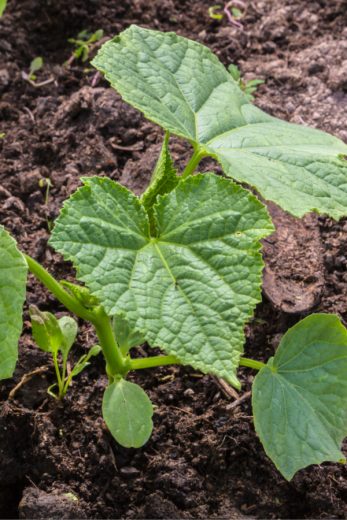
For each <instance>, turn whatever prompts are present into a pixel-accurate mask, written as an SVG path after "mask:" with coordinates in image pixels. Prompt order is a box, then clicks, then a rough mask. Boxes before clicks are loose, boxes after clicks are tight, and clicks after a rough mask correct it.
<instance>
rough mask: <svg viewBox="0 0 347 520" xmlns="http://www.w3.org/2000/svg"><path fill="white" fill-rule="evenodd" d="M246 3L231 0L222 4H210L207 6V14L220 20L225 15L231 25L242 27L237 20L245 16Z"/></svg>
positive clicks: (239, 0)
mask: <svg viewBox="0 0 347 520" xmlns="http://www.w3.org/2000/svg"><path fill="white" fill-rule="evenodd" d="M245 12H246V5H245V4H244V2H242V1H241V0H231V1H230V2H227V3H226V4H225V5H224V6H222V5H220V4H215V5H211V7H209V8H208V15H209V17H210V18H212V19H213V20H218V21H221V20H223V18H224V16H226V17H227V19H228V21H229V23H230V24H231V25H235V26H236V27H238V28H239V29H242V24H241V23H240V22H239V21H238V20H240V19H241V18H243V17H244V16H245Z"/></svg>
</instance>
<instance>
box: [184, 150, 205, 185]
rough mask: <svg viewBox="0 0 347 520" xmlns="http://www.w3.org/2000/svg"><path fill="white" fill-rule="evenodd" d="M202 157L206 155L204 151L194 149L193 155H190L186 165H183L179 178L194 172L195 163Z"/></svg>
mask: <svg viewBox="0 0 347 520" xmlns="http://www.w3.org/2000/svg"><path fill="white" fill-rule="evenodd" d="M203 157H206V153H205V152H204V151H202V150H199V149H198V148H197V149H196V150H195V151H194V153H193V155H192V156H191V158H190V160H189V162H188V164H187V166H186V167H185V169H184V171H183V173H182V176H181V178H182V179H186V178H187V177H188V176H189V175H191V174H192V173H194V171H195V169H196V167H197V165H198V164H199V162H200V161H201V159H202V158H203Z"/></svg>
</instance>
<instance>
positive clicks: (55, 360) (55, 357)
mask: <svg viewBox="0 0 347 520" xmlns="http://www.w3.org/2000/svg"><path fill="white" fill-rule="evenodd" d="M53 363H54V368H55V374H56V376H57V381H58V389H59V391H58V397H59V399H62V398H63V397H64V383H63V381H62V379H61V375H60V369H59V363H58V354H57V352H53Z"/></svg>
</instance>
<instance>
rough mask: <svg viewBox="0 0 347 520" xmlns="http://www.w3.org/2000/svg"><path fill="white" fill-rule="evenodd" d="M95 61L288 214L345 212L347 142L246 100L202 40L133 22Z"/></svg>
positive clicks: (171, 127) (131, 97) (122, 89)
mask: <svg viewBox="0 0 347 520" xmlns="http://www.w3.org/2000/svg"><path fill="white" fill-rule="evenodd" d="M93 65H94V66H95V67H96V68H97V69H98V70H100V71H101V72H103V73H104V74H105V76H106V78H107V79H108V80H109V81H110V83H111V85H112V86H113V87H114V88H115V89H116V90H117V91H118V92H119V93H120V94H121V95H122V97H123V98H124V100H125V101H127V102H128V103H130V104H131V105H133V106H135V107H136V108H138V109H139V110H141V111H142V112H143V113H144V114H145V116H146V117H148V118H149V119H150V120H152V121H154V122H156V123H158V124H159V125H161V126H162V127H163V128H165V129H166V130H168V131H169V132H171V133H173V134H176V135H179V136H181V137H183V138H185V139H188V140H189V141H190V142H191V143H192V144H194V145H195V147H197V148H198V149H200V150H201V151H202V152H203V153H205V154H207V155H212V156H214V157H216V158H217V159H218V160H219V162H220V163H221V164H222V166H223V169H224V171H225V173H226V175H229V176H231V177H233V178H234V179H236V180H238V181H241V182H246V183H248V184H250V185H251V186H254V187H256V189H257V190H258V191H259V192H260V193H261V194H262V195H263V196H264V197H265V198H266V199H269V200H272V201H274V202H276V203H277V204H279V205H280V206H281V207H282V208H283V209H285V210H287V211H289V212H290V213H292V214H293V215H296V216H299V217H300V216H302V215H304V214H305V213H307V212H308V211H312V210H316V211H319V212H321V213H327V214H329V215H330V216H332V217H334V218H340V217H342V216H344V215H345V214H346V206H347V162H346V160H345V159H343V156H344V155H347V145H345V144H344V143H343V142H342V141H340V140H339V139H337V138H335V137H333V136H331V135H329V134H326V133H324V132H321V131H319V130H315V129H312V128H308V127H305V126H299V125H294V124H290V123H286V122H284V121H280V120H279V119H276V118H274V117H271V116H269V115H267V114H266V113H265V112H263V111H262V110H260V109H259V108H257V107H255V106H253V105H252V104H250V103H249V102H248V101H247V97H246V96H245V94H244V93H243V92H242V91H241V89H240V88H239V86H238V85H237V83H236V81H235V80H234V79H233V78H232V76H231V74H230V73H229V72H228V71H227V70H226V69H225V67H224V66H223V65H222V64H221V63H220V62H219V60H218V58H217V57H216V56H214V55H213V54H212V52H211V51H210V50H209V49H208V48H207V47H205V46H203V45H201V44H199V43H197V42H193V41H191V40H188V39H186V38H182V37H180V36H177V35H176V34H174V33H161V32H158V31H152V30H149V29H142V28H140V27H137V26H131V27H130V28H129V29H127V30H125V31H124V32H122V33H121V34H120V35H119V36H117V37H115V38H113V39H112V40H110V41H109V42H107V43H106V44H104V45H103V47H102V48H101V49H100V50H99V52H98V54H97V56H96V58H95V59H94V60H93Z"/></svg>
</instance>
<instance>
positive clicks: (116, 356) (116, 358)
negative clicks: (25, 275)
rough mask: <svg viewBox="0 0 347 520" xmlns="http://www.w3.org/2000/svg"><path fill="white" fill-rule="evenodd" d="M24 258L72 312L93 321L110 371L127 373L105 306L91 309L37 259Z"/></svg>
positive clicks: (37, 275) (111, 372)
mask: <svg viewBox="0 0 347 520" xmlns="http://www.w3.org/2000/svg"><path fill="white" fill-rule="evenodd" d="M24 258H25V259H26V261H27V264H28V267H29V269H30V271H31V272H32V274H34V275H35V276H36V278H38V279H39V280H40V282H42V283H43V285H44V286H45V287H47V289H48V290H49V291H50V292H51V293H52V294H54V296H55V297H56V298H57V299H58V300H59V301H60V302H61V303H62V304H63V305H65V307H66V308H67V309H68V310H69V311H70V312H72V313H73V314H76V316H79V317H80V318H82V319H83V320H86V321H90V322H91V323H93V325H94V327H95V331H96V334H97V336H98V338H99V341H100V345H101V348H102V350H103V353H104V356H105V359H106V365H107V371H108V373H110V374H111V375H115V374H121V375H124V374H126V372H127V371H128V370H129V369H128V365H127V362H126V360H125V358H124V357H123V356H122V354H121V352H120V350H119V347H118V345H117V342H116V339H115V337H114V334H113V329H112V325H111V320H110V318H109V317H108V316H107V314H106V313H105V311H104V310H103V308H102V307H101V306H100V307H96V308H94V309H93V310H91V311H89V310H88V309H86V308H85V307H83V305H81V304H80V303H79V302H78V301H77V300H76V299H75V298H74V297H73V296H71V295H70V294H69V293H68V292H67V291H66V290H65V289H64V288H63V287H62V285H61V284H60V283H59V282H57V280H55V279H54V278H53V276H51V275H50V274H49V273H48V271H46V269H45V268H44V267H42V266H41V265H40V264H39V263H38V262H36V260H34V259H33V258H31V257H30V256H28V255H24Z"/></svg>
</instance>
